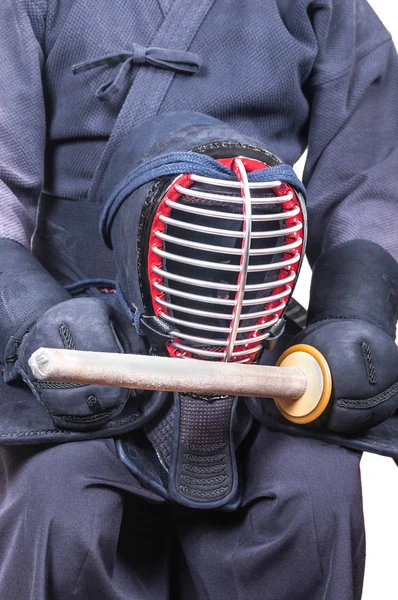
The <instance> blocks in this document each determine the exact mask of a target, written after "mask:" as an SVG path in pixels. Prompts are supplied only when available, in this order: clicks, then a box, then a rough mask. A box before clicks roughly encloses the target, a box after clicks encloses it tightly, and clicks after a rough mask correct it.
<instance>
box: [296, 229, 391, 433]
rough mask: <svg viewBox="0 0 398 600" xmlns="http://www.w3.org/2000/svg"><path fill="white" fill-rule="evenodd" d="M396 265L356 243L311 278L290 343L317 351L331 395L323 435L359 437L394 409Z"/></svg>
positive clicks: (322, 261)
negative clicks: (300, 325)
mask: <svg viewBox="0 0 398 600" xmlns="http://www.w3.org/2000/svg"><path fill="white" fill-rule="evenodd" d="M397 310H398V264H397V262H396V261H395V260H394V258H393V257H392V256H391V255H390V254H389V253H388V252H387V251H386V250H384V249H383V248H381V247H380V246H378V245H377V244H374V243H372V242H369V241H364V240H355V241H352V242H347V243H344V244H340V245H338V246H336V247H334V248H333V249H331V250H329V251H328V252H325V253H324V254H323V255H321V256H320V258H319V259H318V260H317V261H316V263H315V266H314V271H313V277H312V283H311V294H310V304H309V310H308V326H307V328H306V329H305V330H304V331H303V332H302V333H300V334H299V335H298V336H297V337H296V338H295V339H294V341H293V343H294V344H309V345H311V346H314V347H315V348H317V349H318V350H319V351H320V352H321V353H322V354H323V356H324V357H325V358H326V360H327V362H328V363H329V367H330V370H331V374H332V380H333V389H332V397H331V399H330V402H329V405H328V407H327V409H326V411H325V412H324V413H323V415H322V416H321V417H320V420H321V422H322V424H323V425H324V426H325V428H326V429H328V430H329V431H333V432H337V433H344V434H358V433H361V432H363V431H364V430H366V429H368V428H369V427H373V426H374V425H377V424H379V423H381V422H382V421H384V420H385V419H387V418H388V417H390V416H391V415H392V414H393V413H394V411H395V409H396V407H397V405H398V348H397V346H396V344H395V329H396V322H397Z"/></svg>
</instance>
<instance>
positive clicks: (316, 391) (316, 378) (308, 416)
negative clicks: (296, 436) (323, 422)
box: [275, 344, 332, 425]
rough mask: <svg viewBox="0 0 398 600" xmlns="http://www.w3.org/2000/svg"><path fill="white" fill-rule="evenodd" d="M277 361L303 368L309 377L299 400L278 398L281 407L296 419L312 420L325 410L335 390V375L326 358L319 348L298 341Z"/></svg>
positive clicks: (283, 411) (286, 413)
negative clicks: (333, 382) (333, 380)
mask: <svg viewBox="0 0 398 600" xmlns="http://www.w3.org/2000/svg"><path fill="white" fill-rule="evenodd" d="M277 365H278V366H279V367H282V368H283V367H295V368H298V369H301V370H302V371H303V373H304V375H305V378H306V380H307V389H306V391H305V392H304V394H303V395H302V396H300V398H298V399H297V400H291V399H288V398H275V404H276V406H277V407H278V410H279V411H280V412H281V413H282V414H283V416H284V417H285V418H286V419H288V420H289V421H292V422H293V423H298V424H300V425H304V424H306V423H312V421H315V419H317V418H318V417H319V416H320V415H321V414H322V413H323V412H324V410H325V409H326V407H327V405H328V403H329V400H330V396H331V393H332V376H331V373H330V369H329V365H328V363H327V362H326V359H325V358H324V356H323V355H322V354H321V353H320V352H319V351H318V350H316V348H313V347H312V346H308V345H307V344H297V345H296V346H292V347H291V348H288V349H287V350H286V351H285V352H284V353H283V354H282V355H281V357H280V358H279V360H278V362H277Z"/></svg>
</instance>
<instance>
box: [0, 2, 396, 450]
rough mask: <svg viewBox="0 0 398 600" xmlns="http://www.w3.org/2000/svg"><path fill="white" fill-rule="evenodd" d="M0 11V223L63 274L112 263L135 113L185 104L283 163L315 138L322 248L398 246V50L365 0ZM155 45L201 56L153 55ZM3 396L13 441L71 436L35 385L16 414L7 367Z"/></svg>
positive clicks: (314, 220)
mask: <svg viewBox="0 0 398 600" xmlns="http://www.w3.org/2000/svg"><path fill="white" fill-rule="evenodd" d="M0 23H1V35H0V57H1V64H0V94H1V95H0V199H1V211H0V237H5V238H11V239H14V240H16V241H18V242H20V243H22V244H24V245H25V246H26V247H31V248H32V252H33V253H34V255H35V256H37V257H38V258H39V259H40V260H41V262H42V263H43V264H44V265H45V266H46V268H47V269H48V270H49V271H50V272H51V273H52V274H53V275H54V276H55V277H56V278H57V279H58V280H59V281H60V282H62V283H71V282H73V281H77V280H80V279H84V278H85V277H101V276H102V277H113V276H114V266H113V259H112V254H111V252H110V250H108V249H106V248H105V246H104V244H103V242H102V240H101V238H100V236H99V232H98V221H99V214H100V212H101V206H102V204H103V201H104V198H103V193H102V186H101V182H102V174H103V172H104V169H105V167H106V165H107V164H108V161H109V159H110V156H111V155H112V152H113V150H114V148H115V147H116V145H117V144H118V142H119V141H120V140H121V139H122V138H123V137H124V136H125V135H126V134H127V133H129V132H130V131H131V130H132V128H133V127H135V126H136V125H139V124H140V123H141V122H142V121H143V120H144V119H146V118H148V117H150V116H152V115H154V114H156V113H159V112H172V111H176V110H192V111H199V112H203V113H207V114H210V115H212V116H215V117H218V118H220V119H221V120H223V121H225V122H227V123H229V124H230V125H232V126H233V127H234V128H235V129H237V130H238V131H241V132H243V133H245V134H246V135H248V136H250V137H252V138H254V139H257V140H259V142H260V143H261V144H262V145H263V146H264V147H266V148H267V149H269V150H271V151H272V152H274V153H275V154H276V155H277V156H279V157H280V158H281V159H283V160H284V161H285V162H286V163H290V164H293V163H294V162H295V161H296V160H297V159H298V158H299V157H300V156H301V155H302V153H303V152H304V150H305V149H306V147H307V146H308V157H307V162H306V168H305V174H304V183H305V185H306V186H307V190H308V214H309V244H308V256H309V259H310V262H311V263H313V262H314V261H315V259H316V258H317V257H318V256H319V254H321V253H322V251H323V250H326V249H328V248H330V247H331V246H333V245H335V244H338V243H341V242H343V241H346V240H350V239H356V238H365V239H369V240H372V241H375V242H377V243H379V244H380V245H381V246H384V248H386V249H387V250H389V251H390V252H391V253H392V254H393V255H394V256H395V258H398V236H397V231H398V210H397V209H396V207H397V192H396V179H397V165H398V61H397V54H396V50H395V48H394V45H393V43H392V41H391V37H390V35H389V33H388V32H387V31H386V29H385V28H384V27H383V25H382V24H381V22H380V21H379V19H378V18H377V16H376V15H375V13H374V12H373V10H372V9H371V8H370V6H369V5H368V4H367V2H366V1H365V0H294V1H292V0H135V1H132V0H112V2H110V1H109V0H95V1H93V0H2V1H1V2H0ZM154 47H155V48H161V49H163V51H162V52H163V54H165V55H169V57H170V59H171V60H172V59H173V58H175V57H176V54H175V52H176V51H179V52H182V53H183V56H185V58H186V59H187V60H188V59H189V57H192V56H191V55H187V54H184V53H187V52H190V53H194V54H196V55H198V57H199V58H198V64H199V63H200V67H199V69H198V70H197V72H195V73H192V74H189V73H186V72H184V71H181V69H178V68H177V70H176V69H175V68H167V69H165V68H163V66H164V65H163V66H162V65H160V66H159V65H158V66H156V65H153V64H152V63H151V62H149V60H148V59H149V58H150V57H151V56H153V52H154V51H153V50H151V48H154ZM156 52H157V51H156ZM156 52H155V53H156ZM170 52H171V53H170ZM33 234H34V235H33ZM32 235H33V240H32ZM0 396H1V400H2V403H3V405H4V406H7V407H8V408H7V410H8V411H9V415H10V420H9V421H8V420H7V418H6V417H5V414H6V412H7V410H6V409H4V418H2V423H1V429H0V437H1V439H2V440H3V441H7V442H8V443H21V441H28V442H29V441H39V440H40V441H43V438H44V437H46V436H47V439H48V440H53V439H59V440H60V441H63V440H66V439H71V437H73V435H72V434H70V433H68V432H62V431H58V430H55V429H54V425H53V423H52V421H51V419H50V417H49V416H47V415H45V416H44V417H43V416H42V415H41V414H39V406H38V405H37V406H36V405H34V404H33V403H32V399H31V395H30V392H28V390H22V389H21V391H20V398H19V400H18V402H19V408H18V410H19V411H22V407H23V408H24V410H25V413H24V414H25V417H24V418H25V422H28V421H29V428H30V429H29V431H27V426H26V423H25V425H24V426H23V427H22V426H21V428H20V429H18V423H17V421H18V415H16V414H15V412H16V411H15V388H14V389H13V388H11V386H5V384H4V383H3V382H2V379H0ZM18 414H19V413H18ZM21 414H22V413H21ZM26 415H28V416H26ZM43 419H44V421H43ZM46 419H47V420H46ZM386 427H387V428H388V426H387V425H386ZM129 428H130V425H129V424H127V425H126V424H124V422H123V420H122V419H121V420H120V421H119V422H117V423H115V424H113V425H112V427H110V428H109V429H108V433H107V435H112V434H117V433H122V432H124V431H128V430H129ZM95 435H104V432H102V433H101V432H98V433H96V434H95ZM369 435H372V434H369ZM329 437H331V436H329ZM394 437H396V435H395V433H394ZM397 456H398V454H397Z"/></svg>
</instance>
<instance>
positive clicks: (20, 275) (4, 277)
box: [0, 238, 71, 383]
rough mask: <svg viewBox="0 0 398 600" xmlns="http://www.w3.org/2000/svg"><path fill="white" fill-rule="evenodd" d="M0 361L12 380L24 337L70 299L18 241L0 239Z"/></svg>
mask: <svg viewBox="0 0 398 600" xmlns="http://www.w3.org/2000/svg"><path fill="white" fill-rule="evenodd" d="M0 263H1V274H0V291H1V302H0V360H1V359H2V358H3V357H4V379H5V381H6V382H7V383H8V382H10V381H12V380H13V379H14V378H15V375H16V374H15V373H14V368H13V366H14V362H15V360H16V353H17V350H18V346H19V344H20V341H21V339H22V336H23V334H24V333H25V332H26V331H27V330H28V329H29V328H30V327H31V326H32V324H33V323H34V322H35V321H36V320H37V318H38V317H39V316H40V315H42V314H43V313H44V312H45V311H46V310H47V309H49V308H50V307H51V306H54V305H55V304H58V303H59V302H63V301H64V300H68V299H69V298H71V296H70V294H69V293H68V292H67V291H66V290H65V288H64V287H63V286H62V285H61V284H59V283H58V282H57V281H56V280H55V279H53V277H52V276H51V275H50V274H49V273H48V272H47V271H46V269H44V267H43V266H42V265H41V264H40V263H39V262H38V261H37V260H36V258H34V256H32V254H31V253H30V252H29V251H28V250H27V249H26V248H24V247H23V246H21V245H20V244H18V243H17V242H15V241H13V240H9V239H5V238H2V239H0Z"/></svg>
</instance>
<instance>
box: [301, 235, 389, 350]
mask: <svg viewBox="0 0 398 600" xmlns="http://www.w3.org/2000/svg"><path fill="white" fill-rule="evenodd" d="M397 311H398V263H397V262H396V260H395V259H394V258H393V257H392V256H391V254H389V253H388V252H387V251H386V250H384V248H382V247H381V246H379V245H378V244H375V243H373V242H369V241H367V240H353V241H350V242H345V243H343V244H339V245H338V246H335V247H334V248H332V249H331V250H328V251H327V252H325V253H324V254H322V255H321V256H320V257H319V258H318V260H317V261H316V263H315V265H314V270H313V275H312V282H311V293H310V304H309V309H308V324H309V325H311V324H313V323H314V322H316V321H323V320H325V319H361V320H365V321H368V322H370V323H374V324H376V325H377V326H379V327H381V328H382V329H383V330H384V331H385V332H386V333H388V334H389V335H390V336H391V337H392V338H393V339H395V328H396V323H397Z"/></svg>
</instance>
